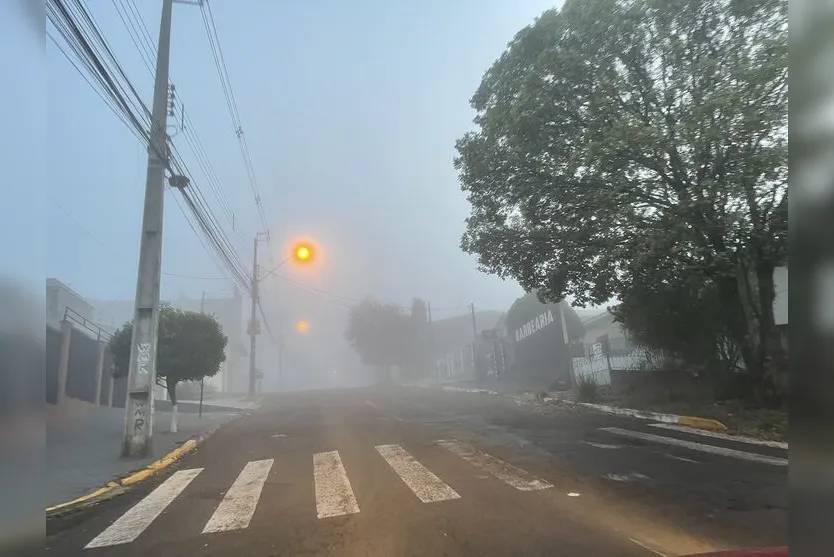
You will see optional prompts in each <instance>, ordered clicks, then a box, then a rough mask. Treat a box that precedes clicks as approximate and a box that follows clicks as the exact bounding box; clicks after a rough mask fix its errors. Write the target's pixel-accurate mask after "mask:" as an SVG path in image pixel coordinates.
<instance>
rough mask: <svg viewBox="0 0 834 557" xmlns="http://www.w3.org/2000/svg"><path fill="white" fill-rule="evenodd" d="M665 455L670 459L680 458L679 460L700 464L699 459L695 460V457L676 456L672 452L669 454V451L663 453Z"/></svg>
mask: <svg viewBox="0 0 834 557" xmlns="http://www.w3.org/2000/svg"><path fill="white" fill-rule="evenodd" d="M665 455H666V456H668V457H669V458H671V459H674V460H680V461H681V462H691V463H692V464H701V461H700V460H695V459H692V458H686V457H685V456H677V455H673V454H669V453H665Z"/></svg>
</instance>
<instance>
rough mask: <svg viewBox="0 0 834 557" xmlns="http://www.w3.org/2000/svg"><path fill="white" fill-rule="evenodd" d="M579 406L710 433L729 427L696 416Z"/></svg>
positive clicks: (581, 404)
mask: <svg viewBox="0 0 834 557" xmlns="http://www.w3.org/2000/svg"><path fill="white" fill-rule="evenodd" d="M576 404H578V405H579V406H584V407H585V408H590V409H592V410H597V411H599V412H604V413H606V414H614V415H616V416H628V417H631V418H639V419H641V420H654V421H656V422H663V423H667V424H677V425H682V426H686V427H694V428H697V429H706V430H710V431H726V430H727V426H726V425H724V424H723V423H721V422H719V421H718V420H713V419H711V418H698V417H695V416H679V415H677V414H663V413H659V412H646V411H643V410H635V409H633V408H620V407H618V406H607V405H605V404H591V403H590V402H577V403H576Z"/></svg>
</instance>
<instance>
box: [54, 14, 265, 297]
mask: <svg viewBox="0 0 834 557" xmlns="http://www.w3.org/2000/svg"><path fill="white" fill-rule="evenodd" d="M47 15H48V16H49V20H50V22H51V23H52V25H53V27H55V29H56V30H57V31H58V32H59V33H60V34H61V36H62V37H63V39H64V41H65V43H66V44H67V46H69V48H70V50H72V51H73V53H74V54H75V57H76V59H77V60H79V62H80V63H81V65H83V66H84V67H85V68H86V69H87V72H86V73H89V74H90V75H91V76H93V78H94V79H95V80H96V81H97V82H98V86H97V87H93V85H92V82H91V81H90V80H88V79H86V76H85V75H84V73H85V72H83V70H82V69H81V67H80V66H79V65H78V64H75V63H73V67H75V69H76V70H77V71H78V72H79V73H80V74H81V75H82V77H84V78H85V81H87V83H88V84H90V85H91V87H93V89H94V90H96V92H97V93H103V95H100V96H102V98H103V99H109V101H110V102H108V101H105V102H106V104H108V106H110V108H111V109H113V110H114V111H116V112H117V114H119V115H121V116H123V118H121V119H122V121H123V123H125V124H126V125H128V127H129V128H131V129H132V131H134V132H135V134H136V135H137V136H138V138H139V139H140V140H141V141H142V143H143V144H144V145H146V146H147V147H148V148H155V147H154V146H153V145H151V143H150V137H149V132H148V131H147V129H146V128H148V129H149V128H150V111H149V110H148V108H147V106H146V105H145V103H144V102H143V101H142V99H141V97H140V96H139V94H138V92H137V91H136V88H135V87H134V86H133V85H132V83H131V81H130V79H129V78H128V76H127V74H126V73H125V71H124V69H123V68H122V66H121V64H120V63H119V61H118V59H117V58H116V56H115V54H114V53H113V51H112V49H111V48H110V46H109V44H108V43H107V41H106V39H105V38H104V36H103V35H102V33H101V31H100V30H99V28H98V25H97V23H96V22H95V20H94V18H93V17H92V16H91V15H90V14H89V12H88V11H87V9H86V7H85V6H84V4H83V2H82V1H81V0H75V7H74V8H70V7H69V6H68V5H66V3H65V2H64V0H49V2H48V4H47ZM50 38H51V39H52V40H53V42H55V43H56V46H58V47H59V49H61V51H62V53H63V54H64V55H65V56H67V58H68V59H70V57H69V55H68V53H67V52H66V51H65V50H64V49H63V48H61V47H60V45H58V43H57V40H55V38H54V37H52V36H50ZM135 44H136V43H135ZM70 61H71V62H72V60H71V59H70ZM137 112H138V113H139V114H138V115H137ZM168 154H169V153H164V154H163V153H157V155H158V156H159V157H160V158H161V159H162V160H166V161H168V169H169V171H171V173H172V174H174V173H176V174H178V175H187V176H188V177H189V178H190V180H191V185H190V186H189V187H187V188H179V191H180V193H181V195H182V196H183V199H184V200H185V202H186V206H187V207H188V209H189V210H190V211H191V214H192V217H193V221H194V222H192V219H189V218H188V217H186V221H187V222H188V223H189V226H191V227H192V230H194V231H195V233H196V231H197V228H200V229H201V230H202V231H203V235H204V236H205V237H206V239H207V240H208V243H209V245H210V246H211V248H212V249H208V248H209V245H207V244H206V243H205V242H203V240H202V238H201V237H200V235H199V234H198V235H197V236H198V238H200V240H201V242H203V246H204V247H205V248H206V250H207V253H209V254H210V255H211V254H212V251H213V252H214V254H215V255H216V256H217V257H219V259H220V261H221V262H222V263H223V265H222V266H225V267H227V268H228V269H229V270H230V271H231V273H232V275H233V277H234V279H235V280H236V281H237V282H238V283H239V285H240V286H241V287H242V288H243V289H244V291H248V289H249V275H248V272H247V271H246V267H245V266H244V265H242V264H241V262H240V258H239V257H238V255H237V253H236V251H235V250H234V249H233V248H232V246H231V244H230V243H229V242H228V238H227V237H226V235H225V233H224V232H223V230H222V228H221V227H220V226H219V223H218V222H217V219H216V217H215V216H214V214H213V213H212V211H211V209H210V207H209V206H208V204H207V203H206V202H205V199H204V197H203V196H202V193H201V192H200V190H199V188H198V187H197V184H196V182H195V180H194V177H193V175H192V174H191V172H190V171H189V169H188V167H187V166H186V165H185V163H184V162H183V161H182V160H181V157H180V156H179V154H178V152H177V150H176V146H174V145H172V148H171V152H170V156H166V155H168ZM175 171H176V172H175ZM178 205H179V203H178ZM180 209H181V210H182V206H180ZM184 214H185V213H184ZM195 223H196V225H197V226H196V227H195V226H194V225H195Z"/></svg>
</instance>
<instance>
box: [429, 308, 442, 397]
mask: <svg viewBox="0 0 834 557" xmlns="http://www.w3.org/2000/svg"><path fill="white" fill-rule="evenodd" d="M426 313H427V314H428V318H429V354H431V362H432V365H433V366H434V370H435V371H434V374H435V376H436V377H435V378H436V379H437V380H438V381H440V365H439V363H438V361H437V357H436V356H435V353H434V323H433V322H432V318H431V302H426Z"/></svg>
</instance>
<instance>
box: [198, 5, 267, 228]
mask: <svg viewBox="0 0 834 557" xmlns="http://www.w3.org/2000/svg"><path fill="white" fill-rule="evenodd" d="M200 8H201V13H202V15H203V24H204V26H205V30H206V37H207V38H208V42H209V48H210V49H211V53H212V57H213V58H214V65H215V67H216V68H217V74H218V76H219V77H220V85H221V87H222V89H223V95H224V97H225V98H226V108H227V109H228V110H229V116H230V117H231V119H232V125H233V127H234V133H235V135H236V136H237V139H238V146H239V147H240V154H241V156H242V157H243V164H244V166H245V168H246V174H247V177H248V179H249V187H250V188H251V190H252V195H253V196H254V197H255V206H256V207H257V209H258V215H259V216H260V219H261V226H262V227H263V231H264V232H266V234H267V241H269V225H268V223H267V219H266V215H265V213H264V208H263V203H262V202H261V194H260V189H259V187H258V179H257V177H256V175H255V170H254V166H253V165H252V156H251V154H250V152H249V145H248V143H247V141H246V135H245V134H244V132H243V124H242V122H241V118H240V110H239V109H238V105H237V100H236V99H235V94H234V90H233V89H232V81H231V79H230V77H229V70H228V67H227V66H226V60H225V58H224V56H223V48H222V46H221V45H220V38H219V36H218V34H217V25H216V24H215V21H214V15H213V13H212V11H211V3H210V2H209V1H208V0H204V1H203V2H202V3H201V4H200Z"/></svg>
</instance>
